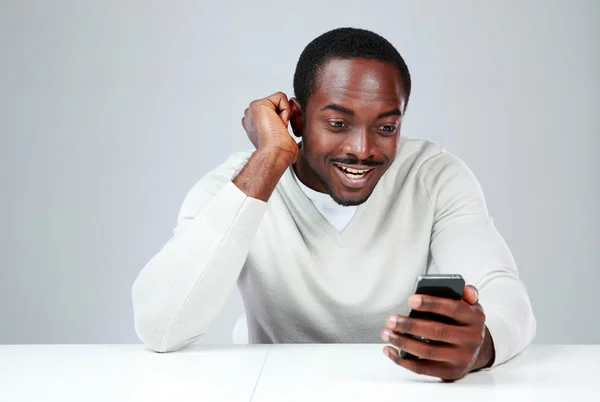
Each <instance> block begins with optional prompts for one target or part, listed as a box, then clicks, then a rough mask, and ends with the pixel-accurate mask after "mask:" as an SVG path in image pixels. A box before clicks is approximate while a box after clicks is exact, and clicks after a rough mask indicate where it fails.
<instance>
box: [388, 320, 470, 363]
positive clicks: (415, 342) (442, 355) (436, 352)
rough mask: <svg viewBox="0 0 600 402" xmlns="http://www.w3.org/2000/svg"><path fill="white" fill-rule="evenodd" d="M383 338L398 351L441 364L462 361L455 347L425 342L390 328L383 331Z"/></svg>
mask: <svg viewBox="0 0 600 402" xmlns="http://www.w3.org/2000/svg"><path fill="white" fill-rule="evenodd" d="M381 337H382V339H383V340H384V341H386V342H389V343H391V344H392V345H394V346H396V347H397V348H398V349H401V350H404V351H405V352H408V353H410V354H412V355H415V356H417V357H421V358H423V359H427V360H435V361H441V362H457V361H459V359H460V356H459V355H458V354H459V353H458V349H457V348H456V347H454V346H450V345H446V344H438V343H433V342H425V341H422V340H420V339H415V338H413V337H412V336H410V335H403V334H399V333H397V332H394V331H392V330H390V329H388V328H386V329H384V330H383V331H382V333H381Z"/></svg>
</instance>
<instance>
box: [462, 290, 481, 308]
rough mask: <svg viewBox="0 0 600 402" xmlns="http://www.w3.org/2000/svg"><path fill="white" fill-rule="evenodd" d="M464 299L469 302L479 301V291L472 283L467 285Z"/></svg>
mask: <svg viewBox="0 0 600 402" xmlns="http://www.w3.org/2000/svg"><path fill="white" fill-rule="evenodd" d="M463 300H464V301H466V302H467V303H469V304H476V303H477V302H478V301H479V292H478V291H477V288H475V286H472V285H467V286H465V290H464V291H463Z"/></svg>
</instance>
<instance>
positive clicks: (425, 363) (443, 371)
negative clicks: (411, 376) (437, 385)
mask: <svg viewBox="0 0 600 402" xmlns="http://www.w3.org/2000/svg"><path fill="white" fill-rule="evenodd" d="M383 353H384V354H385V355H386V356H387V357H388V358H389V359H390V360H391V361H393V362H394V363H396V364H397V365H399V366H402V367H404V368H405V369H407V370H410V371H412V372H413V373H416V374H419V375H427V376H430V377H437V378H441V379H444V380H455V379H457V378H459V377H460V374H459V373H458V372H457V369H456V367H455V366H452V365H450V364H448V363H444V362H438V361H434V360H418V359H403V358H401V357H400V354H399V353H398V350H397V349H396V348H393V347H391V346H386V347H384V348H383Z"/></svg>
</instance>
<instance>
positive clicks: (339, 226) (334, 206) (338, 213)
mask: <svg viewBox="0 0 600 402" xmlns="http://www.w3.org/2000/svg"><path fill="white" fill-rule="evenodd" d="M291 170H292V174H293V176H294V179H296V183H298V186H300V189H302V192H303V193H304V194H306V196H307V197H308V199H309V200H310V201H311V202H312V203H313V205H314V206H315V208H317V210H318V211H319V212H320V213H321V215H323V218H325V219H326V220H327V222H329V224H330V225H331V226H333V227H334V228H335V229H336V230H337V231H338V232H341V231H343V230H344V229H345V228H346V226H348V224H349V223H350V221H351V220H352V217H353V216H354V213H355V212H356V208H358V206H349V207H345V206H343V205H340V204H338V203H337V202H335V201H334V200H333V198H331V196H330V195H329V194H325V193H319V192H318V191H315V190H313V189H312V188H310V187H307V186H306V185H305V184H304V183H302V182H301V181H300V179H299V178H298V176H296V172H294V169H291Z"/></svg>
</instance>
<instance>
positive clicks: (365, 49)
mask: <svg viewBox="0 0 600 402" xmlns="http://www.w3.org/2000/svg"><path fill="white" fill-rule="evenodd" d="M354 58H359V59H368V60H377V61H381V62H386V63H392V64H394V65H395V66H396V67H397V68H398V72H399V73H400V78H401V80H402V85H403V87H404V95H405V96H406V99H405V104H408V98H409V96H410V88H411V80H410V72H409V71H408V67H407V66H406V63H405V62H404V59H403V58H402V56H401V55H400V53H398V51H397V50H396V48H395V47H394V46H393V45H392V44H391V43H390V42H389V41H388V40H387V39H385V38H384V37H382V36H380V35H378V34H376V33H374V32H372V31H368V30H366V29H360V28H349V27H344V28H336V29H333V30H331V31H328V32H325V33H324V34H322V35H320V36H318V37H317V38H315V39H313V40H312V41H311V42H310V43H309V44H308V45H307V46H306V47H305V48H304V50H303V51H302V53H301V54H300V59H299V60H298V63H297V64H296V71H295V72H294V94H295V96H296V99H298V102H299V103H300V106H302V108H303V109H305V108H306V104H307V102H308V98H309V97H310V96H311V95H312V94H313V93H314V91H315V90H316V88H317V79H318V78H319V73H320V70H321V68H322V67H323V66H324V65H325V64H327V63H328V62H329V61H331V60H334V59H341V60H348V59H354Z"/></svg>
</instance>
